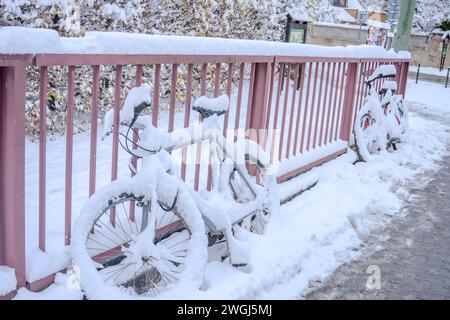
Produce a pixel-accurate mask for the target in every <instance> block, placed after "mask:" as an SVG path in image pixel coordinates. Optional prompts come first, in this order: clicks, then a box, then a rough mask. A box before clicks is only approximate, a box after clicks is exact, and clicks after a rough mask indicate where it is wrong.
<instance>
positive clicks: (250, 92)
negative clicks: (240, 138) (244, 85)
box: [245, 63, 255, 136]
mask: <svg viewBox="0 0 450 320" xmlns="http://www.w3.org/2000/svg"><path fill="white" fill-rule="evenodd" d="M254 82H255V64H254V63H252V66H251V68H250V83H249V85H248V100H247V108H246V110H247V114H246V121H245V130H248V128H249V126H250V117H251V114H252V113H251V112H250V106H251V105H252V100H253V85H254ZM246 136H247V133H246Z"/></svg>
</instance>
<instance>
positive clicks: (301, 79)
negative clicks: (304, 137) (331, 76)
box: [294, 63, 306, 155]
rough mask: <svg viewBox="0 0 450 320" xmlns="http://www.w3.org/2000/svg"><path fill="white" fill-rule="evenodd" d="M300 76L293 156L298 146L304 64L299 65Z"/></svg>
mask: <svg viewBox="0 0 450 320" xmlns="http://www.w3.org/2000/svg"><path fill="white" fill-rule="evenodd" d="M300 68H301V75H300V93H299V94H300V97H299V99H298V107H297V121H296V124H295V136H294V155H296V154H297V145H298V137H299V136H298V131H299V129H300V120H301V111H302V100H303V91H304V88H303V84H304V83H305V69H306V63H303V64H300Z"/></svg>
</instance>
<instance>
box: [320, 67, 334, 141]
mask: <svg viewBox="0 0 450 320" xmlns="http://www.w3.org/2000/svg"><path fill="white" fill-rule="evenodd" d="M332 65H333V67H332V71H331V79H330V95H329V100H328V114H327V122H326V128H325V136H324V141H323V143H324V144H325V145H327V144H328V143H327V141H328V136H329V135H330V131H329V129H330V118H331V116H332V115H334V112H335V110H334V109H332V108H333V94H334V76H335V72H336V63H335V62H332Z"/></svg>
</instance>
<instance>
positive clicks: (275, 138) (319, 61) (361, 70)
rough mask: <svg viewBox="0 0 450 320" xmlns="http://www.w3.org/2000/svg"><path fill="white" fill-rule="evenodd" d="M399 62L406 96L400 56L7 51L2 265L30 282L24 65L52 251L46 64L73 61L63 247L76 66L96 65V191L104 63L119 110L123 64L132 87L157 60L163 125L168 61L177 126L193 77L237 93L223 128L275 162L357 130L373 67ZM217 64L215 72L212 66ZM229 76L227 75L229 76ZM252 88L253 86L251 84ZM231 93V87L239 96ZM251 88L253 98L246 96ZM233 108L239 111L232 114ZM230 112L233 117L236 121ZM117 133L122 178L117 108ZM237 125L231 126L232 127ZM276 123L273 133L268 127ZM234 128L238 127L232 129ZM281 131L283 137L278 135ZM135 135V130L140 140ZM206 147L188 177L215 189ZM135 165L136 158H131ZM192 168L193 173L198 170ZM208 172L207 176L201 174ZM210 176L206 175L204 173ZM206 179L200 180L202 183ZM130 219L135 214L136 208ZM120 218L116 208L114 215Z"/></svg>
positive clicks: (156, 106)
mask: <svg viewBox="0 0 450 320" xmlns="http://www.w3.org/2000/svg"><path fill="white" fill-rule="evenodd" d="M386 63H392V64H395V66H396V68H397V70H398V72H397V81H398V84H399V86H398V87H399V88H398V91H399V92H400V93H401V94H405V90H406V79H407V72H408V64H409V61H408V60H401V59H396V60H394V59H390V60H389V59H353V58H316V57H289V56H273V57H272V56H200V55H194V56H159V55H90V54H84V55H69V54H38V55H35V56H34V57H33V56H31V55H0V115H1V118H0V134H1V137H0V161H1V163H0V178H1V179H0V183H1V186H0V187H1V188H0V222H1V224H0V240H1V242H0V265H2V264H6V265H9V266H12V267H14V268H15V270H16V273H17V278H18V286H19V287H21V286H24V285H26V279H25V258H26V257H25V240H24V239H25V206H24V203H25V192H24V188H25V185H24V184H25V183H24V177H25V176H24V175H25V174H24V168H25V163H24V161H25V153H24V145H25V115H24V108H23V106H24V101H25V92H26V85H27V80H28V79H26V72H25V67H26V66H36V67H39V74H40V78H39V90H40V91H39V112H40V119H39V210H38V215H39V225H38V226H37V228H38V229H39V232H38V234H39V239H38V240H39V241H38V244H39V248H40V249H41V250H42V251H45V250H46V227H45V226H46V216H47V214H46V187H47V180H46V173H47V168H46V160H47V159H46V154H47V149H46V148H47V145H46V140H47V125H46V116H47V94H48V84H49V77H48V72H49V70H48V69H49V67H52V66H67V67H68V71H67V79H68V86H67V109H66V112H67V118H66V135H65V140H66V142H65V146H66V150H65V157H66V158H65V199H64V206H62V207H64V214H65V225H64V229H65V231H64V244H65V245H68V244H70V237H71V228H72V225H71V217H72V194H73V190H72V188H73V187H72V176H73V132H74V131H73V130H74V107H75V105H74V104H75V86H76V81H75V80H76V73H75V71H76V69H77V67H78V66H92V97H91V106H92V113H91V117H90V119H91V120H90V121H91V124H90V131H91V136H90V148H89V152H90V159H89V182H88V184H89V192H88V194H87V195H86V197H87V196H90V195H92V194H93V193H94V192H95V189H96V187H97V184H96V172H97V140H98V137H97V129H98V128H97V119H98V116H99V104H100V102H99V90H100V88H99V79H100V66H102V65H113V66H114V67H115V82H114V103H113V108H114V110H115V111H119V110H120V108H121V104H122V100H123V98H124V97H123V96H122V79H123V75H122V73H123V72H122V71H123V66H126V65H136V74H135V82H134V83H135V84H136V85H140V84H141V83H142V82H143V78H142V75H143V70H144V69H145V68H147V67H149V66H152V68H153V69H152V70H153V81H152V82H153V88H154V91H153V92H154V94H153V97H152V102H153V106H152V110H151V111H152V112H151V121H152V124H153V125H154V126H158V125H159V124H160V123H159V115H160V114H161V111H160V100H161V97H160V91H161V85H162V83H161V73H162V67H163V66H165V65H168V66H170V68H171V74H170V94H169V95H168V100H169V108H168V111H167V112H168V127H167V130H168V131H169V132H170V131H173V130H174V129H176V125H177V123H176V121H175V116H176V115H177V114H178V113H179V112H181V113H182V115H183V120H182V121H181V123H182V125H181V126H184V127H187V126H189V124H190V123H191V118H192V112H191V103H192V99H193V92H192V91H193V87H194V84H195V81H197V80H198V81H199V84H200V94H201V95H205V94H207V91H208V81H209V78H208V76H210V79H212V80H211V81H210V86H211V87H212V93H208V94H212V95H214V96H218V95H220V94H223V93H226V94H228V95H229V96H230V97H232V102H231V103H232V104H233V105H234V106H235V108H233V109H230V111H229V112H227V113H226V114H225V116H224V122H223V124H224V134H226V135H230V132H236V130H237V129H239V128H242V127H245V129H251V130H258V131H257V133H256V134H255V133H253V132H250V133H248V135H249V136H250V137H251V138H252V139H256V140H257V141H258V142H259V143H260V144H261V145H262V146H263V147H265V148H266V149H267V150H268V151H270V152H271V158H272V160H274V161H275V160H280V161H282V162H283V161H289V160H290V159H292V158H296V157H301V156H302V154H305V153H307V152H310V151H312V150H315V149H317V148H322V147H326V146H328V145H332V144H333V143H335V142H337V141H339V140H343V141H346V142H348V143H350V141H351V130H352V127H353V123H354V121H355V117H356V111H357V110H358V109H359V108H361V106H362V104H363V101H364V97H365V96H366V95H367V89H366V86H365V85H364V81H366V80H367V77H368V76H369V75H370V73H371V71H372V70H373V69H374V68H375V67H376V66H378V65H380V64H386ZM181 67H187V68H185V69H187V72H186V74H184V75H182V77H184V78H185V80H184V82H185V84H186V92H185V94H184V98H183V100H182V101H183V104H184V108H182V111H178V112H177V111H176V106H177V92H176V88H177V85H178V77H179V75H180V70H181V69H180V68H181ZM196 68H198V69H200V78H199V79H197V80H196V78H194V70H197V69H196ZM210 71H211V72H210ZM222 78H223V79H222ZM375 85H376V86H377V88H380V86H381V81H378V82H377V83H376V84H375ZM246 89H247V91H246ZM232 93H234V94H232ZM245 94H247V97H246V98H247V99H246V101H245ZM231 113H233V114H231ZM231 117H234V121H230V120H232V119H231ZM114 124H115V126H114V128H115V129H114V131H113V139H112V159H111V180H115V179H117V177H118V171H119V168H118V154H119V145H118V137H119V131H118V127H119V126H118V124H119V112H115V116H114ZM231 126H232V127H231ZM269 128H270V129H273V131H272V134H269V132H268V130H269ZM230 130H231V131H230ZM275 133H277V134H275ZM136 138H137V137H136V136H134V139H136ZM202 151H203V152H205V151H204V150H202V147H201V145H200V144H197V146H196V147H195V158H196V162H195V165H194V166H193V168H190V169H188V168H187V165H186V159H187V156H188V151H187V149H186V148H185V149H184V150H183V151H182V157H183V159H184V161H183V163H182V164H181V169H180V170H181V171H180V175H181V177H182V179H186V180H187V179H188V176H189V175H190V176H191V177H192V176H193V179H191V180H193V186H194V188H195V189H196V190H198V189H201V188H207V189H210V188H211V167H210V165H209V164H208V165H207V166H205V165H204V163H201V161H200V158H201V154H202ZM345 151H346V148H344V149H342V150H338V151H334V152H333V153H330V154H327V155H326V156H324V157H322V158H320V159H317V160H316V161H313V162H311V163H308V164H307V165H304V166H302V167H299V168H296V169H295V170H292V171H290V172H285V173H283V174H280V176H279V177H278V179H279V181H280V182H281V181H284V180H286V179H289V178H291V177H292V176H295V175H297V174H299V173H301V172H303V171H305V170H308V169H310V168H312V167H313V166H316V165H319V164H321V163H323V162H324V161H327V160H330V159H332V158H334V157H336V156H338V155H340V154H342V153H344V152H345ZM132 161H133V163H134V164H136V159H133V160H132ZM191 169H192V170H191ZM202 172H204V174H202ZM205 176H206V181H205V179H204V177H205ZM202 177H203V178H202ZM202 179H203V180H202ZM130 218H131V219H133V218H134V214H133V212H131V213H130ZM111 221H112V223H114V212H111ZM52 279H53V278H52V276H49V277H47V278H45V279H44V280H42V281H38V283H29V284H28V286H29V287H30V288H31V289H33V290H36V289H39V288H40V287H42V286H44V285H46V284H48V283H49V281H52Z"/></svg>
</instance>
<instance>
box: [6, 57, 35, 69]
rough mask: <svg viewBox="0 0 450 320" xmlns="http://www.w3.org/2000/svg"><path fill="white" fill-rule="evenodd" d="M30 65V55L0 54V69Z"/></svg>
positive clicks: (31, 59) (31, 60) (31, 58)
mask: <svg viewBox="0 0 450 320" xmlns="http://www.w3.org/2000/svg"><path fill="white" fill-rule="evenodd" d="M32 63H33V55H32V54H0V67H12V66H19V65H31V64H32Z"/></svg>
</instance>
